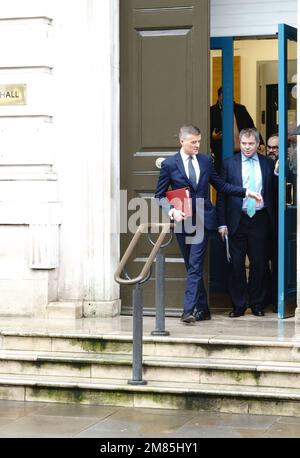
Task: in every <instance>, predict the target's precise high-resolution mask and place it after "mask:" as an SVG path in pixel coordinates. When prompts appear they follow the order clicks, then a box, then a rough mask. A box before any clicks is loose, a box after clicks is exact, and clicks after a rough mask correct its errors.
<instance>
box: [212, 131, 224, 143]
mask: <svg viewBox="0 0 300 458" xmlns="http://www.w3.org/2000/svg"><path fill="white" fill-rule="evenodd" d="M211 138H212V139H213V141H216V140H222V132H221V131H217V130H216V129H214V130H213V131H212V133H211Z"/></svg>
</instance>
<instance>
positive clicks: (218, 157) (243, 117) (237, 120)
mask: <svg viewBox="0 0 300 458" xmlns="http://www.w3.org/2000/svg"><path fill="white" fill-rule="evenodd" d="M222 105H223V96H222V87H220V88H219V89H218V100H217V102H216V104H215V105H212V106H211V107H210V147H211V154H212V156H213V158H214V163H215V169H216V171H217V172H218V173H220V171H221V165H222V138H223V135H222ZM233 112H234V152H235V153H239V151H240V142H239V132H240V131H241V130H242V129H246V128H250V127H253V128H255V125H254V122H253V119H252V118H251V116H250V114H249V112H248V111H247V108H246V107H245V106H244V105H241V104H240V103H236V102H233ZM260 144H263V139H262V137H260Z"/></svg>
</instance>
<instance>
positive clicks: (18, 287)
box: [0, 0, 120, 317]
mask: <svg viewBox="0 0 300 458" xmlns="http://www.w3.org/2000/svg"><path fill="white" fill-rule="evenodd" d="M118 10H119V8H118V0H101V1H99V0H63V1H60V0H27V1H26V2H24V1H22V0H2V2H1V10H0V39H1V43H2V51H1V60H0V84H9V83H14V84H21V83H22V84H26V86H27V104H26V105H24V106H7V107H3V106H0V133H1V137H0V138H1V144H2V148H0V196H1V198H0V246H1V248H0V315H2V314H10V315H35V316H45V315H47V314H49V313H51V315H52V316H61V317H75V316H76V317H79V316H81V315H82V313H84V314H85V315H92V316H95V315H97V316H98V315H103V314H104V315H110V316H111V315H114V314H116V313H119V311H120V301H119V289H118V287H117V285H116V284H115V282H114V280H113V273H114V271H115V269H116V265H117V262H118V260H119V235H118V215H119V201H118V192H119V51H118V43H119V36H118ZM3 44H6V45H3ZM1 209H2V212H1Z"/></svg>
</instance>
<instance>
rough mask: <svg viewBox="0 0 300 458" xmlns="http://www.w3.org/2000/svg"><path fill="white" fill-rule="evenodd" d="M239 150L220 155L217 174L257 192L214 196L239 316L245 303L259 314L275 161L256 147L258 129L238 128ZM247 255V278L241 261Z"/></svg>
mask: <svg viewBox="0 0 300 458" xmlns="http://www.w3.org/2000/svg"><path fill="white" fill-rule="evenodd" d="M239 139H240V149H241V152H240V153H238V154H235V155H234V156H232V157H229V158H227V159H225V160H224V162H223V166H222V170H221V177H222V178H223V179H224V180H226V181H228V182H229V183H232V184H235V185H240V186H244V187H246V188H248V189H250V190H251V191H255V192H258V193H259V194H261V195H262V198H263V199H262V201H261V202H255V200H254V199H252V198H250V197H249V196H248V197H247V198H244V199H242V198H240V197H233V196H224V194H218V197H217V217H218V224H219V233H220V235H221V237H222V238H223V239H224V237H225V235H228V238H229V246H230V254H231V260H232V265H231V266H230V271H229V279H228V290H229V294H230V297H231V301H232V305H233V310H232V311H231V312H230V313H229V316H230V318H236V317H240V316H243V315H244V313H245V310H246V309H247V307H248V305H249V306H250V308H251V310H252V313H253V315H256V316H264V307H265V305H266V296H267V287H268V282H267V272H268V247H269V238H270V233H271V231H274V228H275V215H276V212H275V195H276V192H275V186H276V175H275V174H274V162H273V161H272V160H271V159H270V158H268V157H266V156H263V155H262V154H259V153H257V148H258V146H259V141H260V138H259V132H258V131H257V129H255V128H250V129H243V130H242V131H241V132H240V135H239ZM246 256H248V258H249V276H248V281H247V276H246V267H245V261H246Z"/></svg>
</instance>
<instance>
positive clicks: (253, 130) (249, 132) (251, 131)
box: [239, 127, 260, 143]
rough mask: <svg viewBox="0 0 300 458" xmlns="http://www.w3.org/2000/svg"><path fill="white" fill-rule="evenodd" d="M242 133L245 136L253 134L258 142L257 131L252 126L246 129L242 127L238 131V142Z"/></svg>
mask: <svg viewBox="0 0 300 458" xmlns="http://www.w3.org/2000/svg"><path fill="white" fill-rule="evenodd" d="M243 135H245V136H246V137H250V136H251V135H253V136H254V137H255V140H256V142H257V143H259V142H260V138H259V132H258V130H257V129H255V128H254V127H250V128H248V129H242V130H241V132H240V133H239V139H240V142H241V141H242V137H243Z"/></svg>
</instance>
